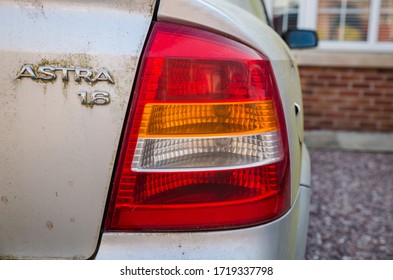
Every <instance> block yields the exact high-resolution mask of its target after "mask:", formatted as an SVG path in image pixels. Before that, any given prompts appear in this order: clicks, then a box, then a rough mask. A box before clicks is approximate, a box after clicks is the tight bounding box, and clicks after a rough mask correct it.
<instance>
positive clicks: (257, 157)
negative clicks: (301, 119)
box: [132, 131, 283, 172]
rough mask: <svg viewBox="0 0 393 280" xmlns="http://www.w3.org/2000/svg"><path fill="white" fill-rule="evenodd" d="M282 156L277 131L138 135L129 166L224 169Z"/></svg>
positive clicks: (137, 168) (136, 168)
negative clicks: (229, 134)
mask: <svg viewBox="0 0 393 280" xmlns="http://www.w3.org/2000/svg"><path fill="white" fill-rule="evenodd" d="M282 156H283V151H282V143H281V138H280V135H279V132H278V131H271V132H265V133H262V134H257V135H247V136H241V137H218V138H213V137H209V138H180V139H176V138H171V139H149V138H139V139H138V143H137V147H136V150H135V155H134V159H133V162H132V170H133V171H139V172H148V171H155V172H160V171H161V172H173V171H187V170H199V169H201V170H225V169H233V168H245V167H251V166H260V165H265V164H270V163H274V162H277V161H279V160H281V159H282Z"/></svg>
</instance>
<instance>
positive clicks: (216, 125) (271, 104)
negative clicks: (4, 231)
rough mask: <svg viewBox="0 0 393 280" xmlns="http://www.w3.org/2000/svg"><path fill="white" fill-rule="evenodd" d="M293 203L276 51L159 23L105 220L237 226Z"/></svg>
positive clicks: (109, 225)
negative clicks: (270, 54) (273, 59)
mask: <svg viewBox="0 0 393 280" xmlns="http://www.w3.org/2000/svg"><path fill="white" fill-rule="evenodd" d="M289 207H290V171H289V153H288V143H287V132H286V127H285V119H284V113H283V110H282V105H281V101H280V95H279V92H278V89H277V85H276V82H275V78H274V74H273V71H272V67H271V65H270V62H269V60H268V59H267V58H266V57H265V56H264V55H262V54H261V53H259V52H257V51H255V50H253V49H251V48H249V47H248V46H245V45H243V44H241V43H239V42H236V41H234V40H231V39H229V38H226V37H223V36H220V35H217V34H214V33H211V32H208V31H204V30H200V29H196V28H192V27H187V26H182V25H176V24H170V23H161V22H157V23H154V26H153V28H152V32H151V35H150V38H149V41H148V43H147V47H146V50H145V52H144V55H143V58H142V64H141V68H140V71H139V75H138V77H137V84H136V89H135V92H134V94H133V101H132V106H131V113H130V116H129V119H128V122H127V126H126V129H125V135H124V139H123V142H122V146H121V151H120V158H119V160H118V165H117V168H116V174H115V177H114V185H113V192H112V196H111V200H110V203H109V211H108V216H107V220H106V225H105V229H106V230H108V231H129V230H132V231H136V230H144V231H157V230H176V231H178V230H180V231H182V230H189V231H190V230H191V231H192V230H207V229H227V228H237V227H244V226H250V225H255V224H261V223H264V222H267V221H270V220H272V219H275V218H277V217H279V216H281V215H282V214H283V213H285V212H286V211H287V210H288V209H289Z"/></svg>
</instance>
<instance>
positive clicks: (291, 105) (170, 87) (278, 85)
mask: <svg viewBox="0 0 393 280" xmlns="http://www.w3.org/2000/svg"><path fill="white" fill-rule="evenodd" d="M0 23H1V26H2V27H3V28H1V29H0V34H1V38H2V40H1V43H0V67H1V72H0V85H1V100H0V108H1V109H0V114H1V118H0V143H1V146H0V153H1V157H0V191H1V202H0V219H1V223H0V258H2V259H301V258H304V253H305V246H306V239H307V227H308V216H309V214H308V213H309V203H310V193H311V190H310V159H309V155H308V151H307V147H306V145H305V143H304V138H303V113H302V94H301V87H300V81H299V75H298V69H297V65H296V62H295V61H294V59H293V57H292V55H291V52H290V50H289V48H288V45H289V46H290V47H292V48H305V47H313V46H315V45H316V43H317V38H316V36H315V33H314V32H311V31H306V30H290V31H288V32H287V33H286V34H283V36H280V34H277V33H276V32H275V31H274V30H273V29H272V28H271V26H270V24H269V20H268V18H267V16H266V12H265V8H264V5H263V2H262V1H256V0H247V1H235V0H227V1H225V0H203V1H202V0H160V1H158V0H157V1H155V0H149V1H117V2H113V1H107V0H101V1H52V0H45V1H42V2H39V4H38V3H36V2H33V1H22V2H21V1H3V2H1V3H0Z"/></svg>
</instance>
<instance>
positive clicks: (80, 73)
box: [16, 64, 115, 84]
mask: <svg viewBox="0 0 393 280" xmlns="http://www.w3.org/2000/svg"><path fill="white" fill-rule="evenodd" d="M70 73H73V74H74V79H75V82H77V83H79V82H81V81H82V80H85V81H86V82H88V83H96V82H100V81H104V82H105V81H106V82H108V83H110V84H114V83H115V82H114V81H113V79H112V77H111V75H110V74H109V71H108V70H106V69H105V68H102V69H100V70H99V71H97V72H95V71H93V70H92V69H90V68H82V67H59V66H39V67H38V68H36V67H33V66H32V65H29V64H26V65H23V67H22V69H21V70H20V72H19V74H18V76H17V77H16V78H17V79H22V78H31V79H33V80H41V81H53V80H56V78H57V76H58V75H61V77H62V80H63V82H67V81H69V76H70V75H71V74H70Z"/></svg>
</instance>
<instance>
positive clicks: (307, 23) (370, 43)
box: [265, 0, 393, 52]
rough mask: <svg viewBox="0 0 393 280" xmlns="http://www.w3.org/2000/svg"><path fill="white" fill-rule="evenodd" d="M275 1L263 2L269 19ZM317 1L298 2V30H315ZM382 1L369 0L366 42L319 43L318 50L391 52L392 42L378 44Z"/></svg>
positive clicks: (303, 0)
mask: <svg viewBox="0 0 393 280" xmlns="http://www.w3.org/2000/svg"><path fill="white" fill-rule="evenodd" d="M274 1H275V0H265V5H266V9H267V13H268V15H269V17H270V18H271V19H272V18H273V17H272V16H273V3H274ZM318 3H319V0H299V14H298V26H297V27H298V28H302V29H311V30H316V29H317V21H318ZM381 3H382V0H370V17H369V26H368V33H367V34H368V35H367V41H363V42H349V41H340V42H339V41H322V40H321V41H319V45H318V48H319V49H322V50H342V51H345V50H356V51H368V52H373V51H384V52H393V42H379V41H378V32H379V18H380V12H381Z"/></svg>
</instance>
